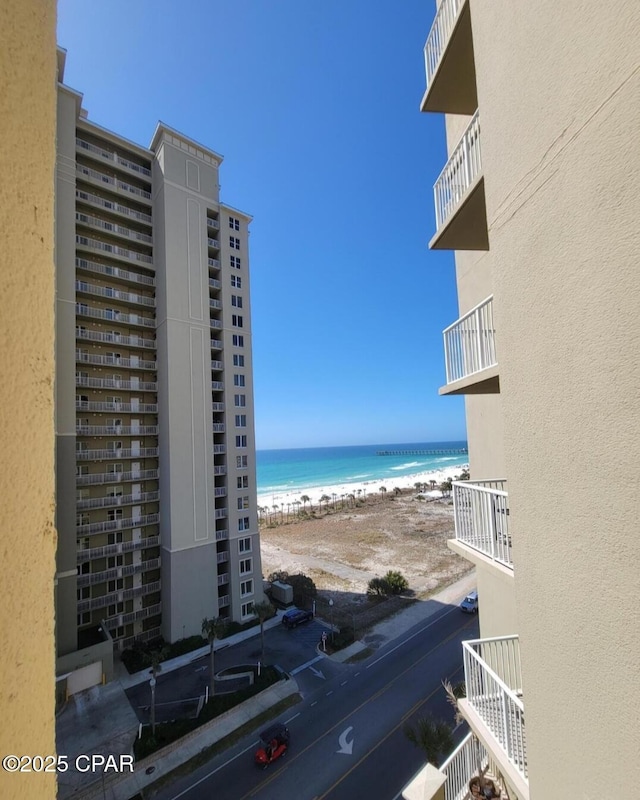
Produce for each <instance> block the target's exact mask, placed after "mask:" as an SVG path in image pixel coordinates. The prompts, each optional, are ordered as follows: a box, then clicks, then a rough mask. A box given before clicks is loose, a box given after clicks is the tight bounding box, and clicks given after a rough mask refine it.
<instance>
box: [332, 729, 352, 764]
mask: <svg viewBox="0 0 640 800" xmlns="http://www.w3.org/2000/svg"><path fill="white" fill-rule="evenodd" d="M352 730H353V726H352V725H349V727H348V728H347V729H346V730H344V731H342V733H341V734H340V737H339V739H338V744H339V745H340V749H339V750H336V753H344V754H345V755H347V756H350V755H352V754H353V742H354V740H353V739H352V740H351V741H350V742H348V741H347V736H348V735H349V734H350V733H351V731H352Z"/></svg>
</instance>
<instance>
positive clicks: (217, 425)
mask: <svg viewBox="0 0 640 800" xmlns="http://www.w3.org/2000/svg"><path fill="white" fill-rule="evenodd" d="M224 431H225V424H224V422H214V423H213V432H214V433H224Z"/></svg>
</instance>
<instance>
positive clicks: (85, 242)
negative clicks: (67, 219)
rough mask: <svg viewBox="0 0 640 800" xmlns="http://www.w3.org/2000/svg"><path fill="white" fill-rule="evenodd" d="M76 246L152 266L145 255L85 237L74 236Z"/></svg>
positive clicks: (149, 257) (151, 261)
mask: <svg viewBox="0 0 640 800" xmlns="http://www.w3.org/2000/svg"><path fill="white" fill-rule="evenodd" d="M76 244H77V245H78V246H79V247H88V248H89V249H91V250H100V251H102V252H103V253H108V254H109V255H110V256H115V257H116V258H124V259H125V260H126V261H137V262H140V263H141V264H153V258H152V257H151V256H148V255H146V254H145V253H138V252H137V251H136V250H128V249H127V248H126V247H120V246H119V245H116V244H109V243H108V242H102V241H100V240H99V239H90V238H89V237H87V236H80V234H76Z"/></svg>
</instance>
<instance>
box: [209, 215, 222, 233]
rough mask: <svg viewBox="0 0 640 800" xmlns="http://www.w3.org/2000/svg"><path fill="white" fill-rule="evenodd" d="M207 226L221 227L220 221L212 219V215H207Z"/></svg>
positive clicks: (215, 228)
mask: <svg viewBox="0 0 640 800" xmlns="http://www.w3.org/2000/svg"><path fill="white" fill-rule="evenodd" d="M207 228H213V229H214V230H216V231H217V230H219V229H220V223H219V222H218V220H217V219H212V218H211V217H207Z"/></svg>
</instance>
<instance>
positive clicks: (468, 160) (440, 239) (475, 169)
mask: <svg viewBox="0 0 640 800" xmlns="http://www.w3.org/2000/svg"><path fill="white" fill-rule="evenodd" d="M433 194H434V200H435V207H436V233H435V236H434V237H433V238H432V240H431V241H430V242H429V247H430V248H431V249H432V250H488V249H489V232H488V229H487V209H486V204H485V196H484V176H483V174H482V161H481V157H480V116H479V114H478V112H477V111H476V113H475V114H474V116H473V118H472V119H471V122H470V123H469V125H468V127H467V129H466V130H465V132H464V133H463V134H462V138H461V139H460V141H459V142H458V144H457V145H456V147H455V148H454V150H453V152H452V153H451V156H450V157H449V160H448V161H447V164H446V166H445V168H444V169H443V170H442V172H441V173H440V176H439V178H438V180H437V181H436V183H435V185H434V187H433Z"/></svg>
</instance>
